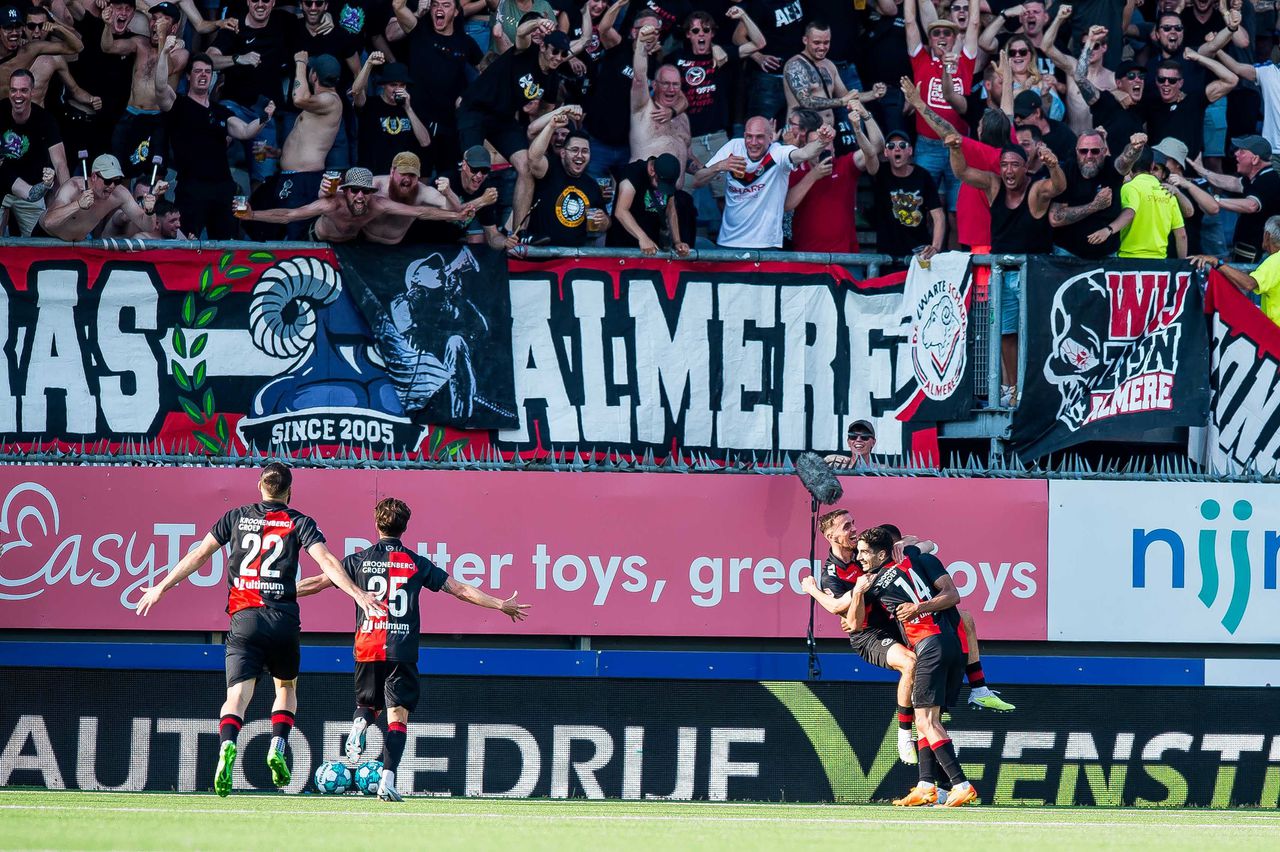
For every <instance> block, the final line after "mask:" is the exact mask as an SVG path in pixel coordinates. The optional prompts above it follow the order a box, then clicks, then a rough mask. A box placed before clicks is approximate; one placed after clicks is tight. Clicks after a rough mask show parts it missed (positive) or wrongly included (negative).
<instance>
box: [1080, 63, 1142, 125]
mask: <svg viewBox="0 0 1280 852" xmlns="http://www.w3.org/2000/svg"><path fill="white" fill-rule="evenodd" d="M1091 55H1092V54H1091ZM1070 85H1073V86H1075V87H1076V88H1077V89H1078V90H1079V91H1080V95H1081V97H1082V98H1083V99H1084V102H1085V103H1086V104H1088V106H1089V115H1088V116H1085V117H1084V121H1087V122H1088V124H1089V126H1090V127H1101V128H1102V129H1103V130H1105V131H1107V138H1108V139H1128V138H1130V137H1131V136H1133V134H1135V133H1144V132H1146V131H1145V128H1146V123H1145V121H1144V113H1143V107H1142V95H1143V93H1144V92H1145V91H1146V86H1147V77H1146V73H1145V72H1144V71H1143V70H1142V66H1141V65H1139V64H1138V63H1136V62H1134V61H1133V60H1131V59H1126V60H1125V61H1123V62H1121V63H1120V65H1119V66H1118V67H1117V68H1116V87H1115V89H1113V90H1111V91H1110V92H1105V91H1102V90H1100V89H1097V88H1096V87H1094V86H1092V85H1091V84H1090V83H1089V81H1088V80H1085V85H1083V86H1081V85H1080V77H1079V76H1078V75H1077V76H1076V77H1075V78H1074V79H1073V80H1072V82H1071V84H1070ZM1069 102H1070V103H1075V99H1074V98H1070V99H1069ZM1082 123H1083V122H1082Z"/></svg>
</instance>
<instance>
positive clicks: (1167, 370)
mask: <svg viewBox="0 0 1280 852" xmlns="http://www.w3.org/2000/svg"><path fill="white" fill-rule="evenodd" d="M1023 289H1024V291H1025V292H1026V298H1027V317H1028V319H1027V339H1026V340H1025V341H1023V346H1025V347H1026V353H1027V354H1026V362H1027V371H1026V386H1025V387H1024V388H1023V392H1022V397H1021V400H1020V401H1019V404H1018V408H1017V410H1016V411H1015V412H1014V417H1013V434H1012V437H1013V443H1014V447H1015V449H1016V450H1017V452H1018V454H1019V456H1021V457H1022V458H1023V459H1036V458H1040V457H1041V456H1044V455H1046V454H1048V453H1051V452H1054V451H1056V450H1060V449H1063V448H1065V447H1070V446H1072V445H1075V444H1079V443H1082V442H1084V441H1091V440H1101V439H1126V438H1127V439H1134V440H1136V439H1139V438H1140V437H1141V436H1142V433H1144V432H1146V431H1148V430H1151V429H1158V428H1165V427H1170V426H1199V425H1203V424H1204V422H1205V419H1206V418H1207V417H1208V411H1209V376H1208V365H1209V346H1208V335H1207V334H1206V330H1205V323H1204V317H1203V316H1202V315H1201V314H1202V304H1203V302H1202V299H1201V295H1200V287H1199V284H1198V283H1197V282H1196V279H1195V276H1194V274H1193V272H1192V270H1191V267H1190V266H1189V265H1188V264H1186V263H1185V262H1179V261H1164V260H1120V259H1111V260H1107V261H1106V262H1105V264H1104V265H1100V264H1098V263H1095V262H1089V261H1082V260H1077V259H1074V258H1060V257H1047V256H1038V255H1037V256H1031V257H1029V258H1028V261H1027V281H1026V282H1024V284H1023Z"/></svg>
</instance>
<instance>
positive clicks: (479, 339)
mask: <svg viewBox="0 0 1280 852" xmlns="http://www.w3.org/2000/svg"><path fill="white" fill-rule="evenodd" d="M336 251H337V254H338V258H339V260H340V261H341V263H342V268H343V271H344V273H345V276H346V281H347V286H348V287H350V288H351V292H352V295H353V296H354V298H355V301H356V304H357V305H359V307H360V312H361V313H362V314H364V318H365V319H366V320H367V321H368V323H369V327H370V328H371V329H372V331H373V336H374V339H375V340H376V341H377V348H378V352H379V353H380V354H381V355H382V359H383V361H384V363H385V364H386V370H387V374H388V375H389V376H390V378H391V381H392V382H393V383H394V384H395V389H396V396H397V397H398V398H399V400H400V404H401V405H402V406H403V407H404V409H405V411H407V412H409V413H410V414H414V415H418V414H419V413H421V415H423V416H425V417H426V419H427V420H429V421H430V422H432V423H442V424H447V425H450V426H456V427H459V428H467V429H491V428H499V427H505V426H511V425H513V424H514V423H515V420H516V417H515V411H514V395H513V393H512V389H511V358H510V355H509V354H508V353H509V352H510V351H511V343H510V341H511V335H510V328H511V321H510V314H511V305H510V302H509V301H508V299H507V287H506V283H507V270H506V258H505V256H504V255H502V254H500V253H497V252H492V251H489V250H487V249H484V248H481V247H477V248H476V250H475V251H474V252H473V250H472V249H471V248H469V247H462V248H458V247H457V246H450V247H439V248H427V247H422V246H386V245H375V244H372V243H350V244H346V245H342V246H339V247H338V248H337V249H336Z"/></svg>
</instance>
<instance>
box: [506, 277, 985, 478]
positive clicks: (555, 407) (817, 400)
mask: <svg viewBox="0 0 1280 852" xmlns="http://www.w3.org/2000/svg"><path fill="white" fill-rule="evenodd" d="M969 292H970V276H969V272H968V255H963V254H950V255H942V256H939V257H936V258H934V260H933V264H932V269H929V270H920V269H918V268H917V269H916V270H915V271H913V273H912V277H911V278H910V280H909V281H907V282H906V283H905V284H904V280H903V276H902V275H901V274H899V275H897V276H890V277H887V278H881V279H876V280H873V281H862V282H859V281H854V280H853V279H851V278H850V277H849V274H848V272H847V271H846V270H844V269H843V268H841V267H837V266H821V265H807V264H790V263H751V264H748V263H743V264H723V263H715V264H712V263H671V262H668V261H661V260H639V261H637V260H627V261H608V262H606V261H593V262H577V261H573V260H565V261H555V262H548V263H518V264H512V272H511V303H512V305H511V314H512V318H513V325H512V334H511V336H512V351H513V355H514V360H515V371H516V376H515V385H516V398H517V402H518V408H519V411H518V413H519V415H520V422H519V425H518V427H516V428H515V429H509V430H503V431H500V432H498V433H497V439H498V442H499V444H500V445H501V446H502V447H503V448H504V449H512V450H524V449H530V448H538V447H541V448H549V447H566V446H567V447H577V448H585V449H588V450H591V449H597V450H606V449H611V448H617V449H621V450H624V451H626V450H631V449H634V448H640V449H642V450H646V449H648V450H654V451H656V452H658V453H665V452H668V451H670V449H671V448H673V447H676V448H683V449H687V450H698V451H708V452H711V453H713V454H716V455H719V454H722V453H724V452H726V451H739V452H741V451H765V452H767V451H771V450H783V451H797V450H806V449H815V450H818V451H823V452H826V451H837V450H843V449H845V444H844V435H845V430H846V427H847V426H848V425H849V424H850V423H852V422H853V421H855V420H863V419H865V420H869V421H871V422H872V423H873V424H874V426H875V429H876V450H877V452H878V453H884V454H886V455H889V456H910V455H912V454H915V455H916V456H918V457H919V456H927V457H931V458H932V457H936V443H937V439H936V430H935V429H934V428H933V425H934V423H935V422H936V421H938V420H941V419H947V418H951V417H956V416H961V415H962V414H964V413H965V412H967V411H968V409H969V408H970V407H971V405H972V387H971V384H972V382H971V381H969V378H968V376H969V372H968V366H969V365H968V360H967V359H966V357H965V355H966V352H965V349H966V341H967V338H966V332H967V323H968V303H969Z"/></svg>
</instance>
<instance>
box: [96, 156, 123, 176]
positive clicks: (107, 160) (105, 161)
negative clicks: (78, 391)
mask: <svg viewBox="0 0 1280 852" xmlns="http://www.w3.org/2000/svg"><path fill="white" fill-rule="evenodd" d="M93 173H94V174H95V175H99V176H101V177H104V178H108V179H110V178H122V177H124V171H123V170H122V169H121V168H120V161H119V160H117V159H116V158H115V157H114V156H112V155H111V154H99V155H98V157H97V158H96V159H95V160H94V161H93Z"/></svg>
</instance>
